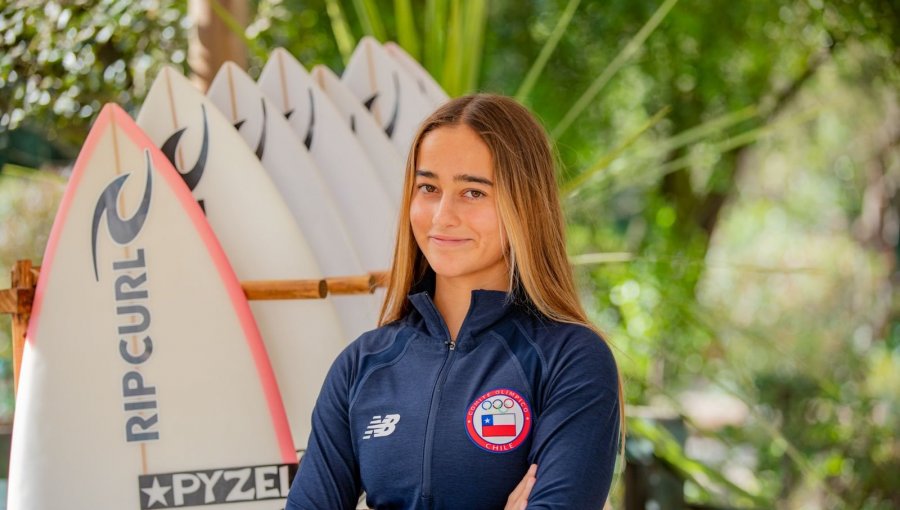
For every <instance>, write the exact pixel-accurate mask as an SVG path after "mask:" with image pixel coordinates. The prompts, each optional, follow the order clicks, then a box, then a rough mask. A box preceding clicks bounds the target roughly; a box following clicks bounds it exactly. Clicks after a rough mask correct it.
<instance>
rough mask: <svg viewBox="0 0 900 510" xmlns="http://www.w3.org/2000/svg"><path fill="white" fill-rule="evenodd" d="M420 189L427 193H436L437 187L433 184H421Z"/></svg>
mask: <svg viewBox="0 0 900 510" xmlns="http://www.w3.org/2000/svg"><path fill="white" fill-rule="evenodd" d="M419 191H422V192H425V193H434V192H435V191H437V188H435V187H434V186H432V185H431V184H419Z"/></svg>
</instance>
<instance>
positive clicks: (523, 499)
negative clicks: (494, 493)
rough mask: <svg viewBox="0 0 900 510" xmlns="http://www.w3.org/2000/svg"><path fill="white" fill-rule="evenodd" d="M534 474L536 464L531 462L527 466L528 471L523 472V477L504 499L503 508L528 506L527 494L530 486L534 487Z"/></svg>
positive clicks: (516, 508)
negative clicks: (529, 465)
mask: <svg viewBox="0 0 900 510" xmlns="http://www.w3.org/2000/svg"><path fill="white" fill-rule="evenodd" d="M536 475H537V464H532V465H531V467H530V468H528V472H527V473H525V477H524V478H522V481H521V482H519V485H516V488H515V489H513V491H512V494H510V495H509V498H507V499H506V506H505V507H503V510H525V507H526V506H528V495H529V494H531V488H532V487H534V482H536V481H537V476H536Z"/></svg>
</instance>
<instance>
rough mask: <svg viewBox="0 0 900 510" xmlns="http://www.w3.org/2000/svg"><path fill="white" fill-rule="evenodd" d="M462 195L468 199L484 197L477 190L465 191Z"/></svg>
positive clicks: (482, 193)
mask: <svg viewBox="0 0 900 510" xmlns="http://www.w3.org/2000/svg"><path fill="white" fill-rule="evenodd" d="M463 195H464V196H466V197H468V198H481V197H483V196H484V192H483V191H479V190H477V189H470V190H467V191H466V192H465V193H464V194H463Z"/></svg>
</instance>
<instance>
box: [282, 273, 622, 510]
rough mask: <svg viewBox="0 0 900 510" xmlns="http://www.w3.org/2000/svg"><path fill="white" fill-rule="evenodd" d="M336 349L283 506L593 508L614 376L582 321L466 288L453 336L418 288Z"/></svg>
mask: <svg viewBox="0 0 900 510" xmlns="http://www.w3.org/2000/svg"><path fill="white" fill-rule="evenodd" d="M409 299H410V301H411V303H412V305H413V311H411V313H410V314H409V315H408V316H407V317H406V318H405V319H404V320H401V321H398V322H395V323H393V324H389V325H386V326H383V327H380V328H378V329H376V330H374V331H370V332H368V333H365V334H363V335H362V336H361V337H360V338H359V339H357V340H356V341H355V342H353V343H352V344H350V346H349V347H347V349H346V350H344V352H343V353H341V355H340V356H339V357H338V358H337V360H336V361H335V363H334V365H333V366H332V367H331V370H330V371H329V373H328V376H327V378H326V380H325V384H324V386H323V387H322V391H321V393H320V395H319V399H318V401H317V403H316V407H315V410H314V411H313V423H312V434H311V436H310V439H309V445H308V449H307V451H306V455H305V456H304V457H303V460H302V461H301V463H300V469H299V472H298V473H297V476H296V478H295V479H294V482H293V484H292V486H291V491H290V495H289V497H288V502H287V507H286V509H285V510H301V509H302V510H338V509H351V508H355V505H356V502H357V499H358V498H359V495H360V493H361V492H362V491H365V492H366V493H367V499H366V502H367V503H368V505H369V507H370V508H375V509H387V508H398V509H400V508H402V509H466V510H476V509H502V508H503V506H504V505H505V504H506V500H507V497H508V496H509V494H510V492H512V490H513V489H514V488H515V486H516V485H517V484H518V483H519V481H520V480H521V479H522V477H523V476H524V475H525V472H526V471H527V470H528V467H529V465H531V464H532V463H535V464H537V465H538V471H537V482H536V484H535V486H534V488H533V489H532V491H531V496H530V497H529V499H528V508H529V509H549V508H556V509H562V508H565V509H576V510H594V509H600V508H601V507H602V506H603V503H604V501H605V500H606V497H607V494H608V492H609V487H610V482H611V479H612V474H613V466H614V464H615V459H616V451H617V446H618V434H619V400H618V375H617V371H616V364H615V360H614V359H613V356H612V353H611V352H610V350H609V348H608V346H607V345H606V343H605V342H604V341H603V340H602V339H601V338H600V337H598V336H597V334H596V333H594V332H593V331H592V330H590V329H588V328H586V327H583V326H577V325H572V324H562V323H558V322H553V321H550V320H548V319H546V318H543V317H542V316H539V315H538V314H536V313H535V312H533V311H529V310H530V308H529V307H524V306H520V305H516V304H512V303H510V300H508V299H507V294H506V293H504V292H497V291H485V290H476V291H474V292H473V293H472V301H471V304H470V308H469V311H468V315H467V316H466V318H465V320H464V321H463V324H462V327H461V329H460V331H459V334H458V335H457V340H456V343H455V345H454V344H451V343H450V336H449V333H448V330H447V326H446V325H445V323H444V321H443V319H442V317H441V315H440V314H439V313H438V310H437V308H435V306H434V303H433V302H432V299H431V297H430V295H429V293H428V292H421V293H417V294H412V295H410V296H409Z"/></svg>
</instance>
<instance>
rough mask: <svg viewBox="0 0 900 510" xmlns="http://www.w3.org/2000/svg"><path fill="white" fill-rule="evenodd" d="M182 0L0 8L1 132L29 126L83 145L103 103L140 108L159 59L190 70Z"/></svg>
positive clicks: (31, 2)
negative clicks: (112, 102) (87, 129)
mask: <svg viewBox="0 0 900 510" xmlns="http://www.w3.org/2000/svg"><path fill="white" fill-rule="evenodd" d="M185 14H186V13H185V3H184V2H177V1H167V0H143V1H138V2H135V1H131V0H101V1H94V2H88V1H77V2H59V1H56V0H50V1H36V0H12V1H9V2H4V3H3V4H2V7H0V34H2V35H3V38H2V40H0V137H2V136H3V135H4V133H6V132H7V131H9V130H12V129H15V128H17V127H19V126H20V125H22V124H23V123H24V124H28V125H32V126H33V127H34V128H35V129H38V130H39V131H41V132H43V133H46V136H47V137H48V138H50V139H51V140H57V141H58V142H59V143H60V144H62V145H65V146H69V147H76V148H77V147H78V146H80V145H81V142H82V141H83V139H84V136H85V134H86V129H85V128H86V126H87V125H88V124H89V122H90V121H91V120H92V119H93V117H94V115H95V114H97V113H99V111H100V107H101V106H102V104H103V103H105V102H108V101H115V102H117V103H119V104H121V105H122V106H124V107H125V108H128V109H135V108H136V107H137V106H138V105H139V104H140V100H141V99H142V98H143V96H144V94H145V93H146V91H147V88H148V87H149V86H150V82H151V81H152V79H153V77H154V76H155V75H156V73H157V71H158V70H159V68H160V66H161V65H163V64H165V63H174V64H176V65H179V66H181V67H182V69H183V70H185V71H186V70H187V69H186V67H185V58H186V46H185V39H186V35H185V34H186V32H185V30H186V28H187V26H188V20H187V18H186V17H185Z"/></svg>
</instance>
